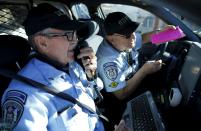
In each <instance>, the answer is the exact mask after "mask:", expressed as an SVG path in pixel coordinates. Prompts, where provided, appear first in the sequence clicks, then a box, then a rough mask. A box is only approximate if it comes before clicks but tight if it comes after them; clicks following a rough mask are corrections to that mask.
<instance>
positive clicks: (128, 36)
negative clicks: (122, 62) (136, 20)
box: [114, 33, 133, 39]
mask: <svg viewBox="0 0 201 131" xmlns="http://www.w3.org/2000/svg"><path fill="white" fill-rule="evenodd" d="M132 34H133V33H131V34H126V35H121V34H114V35H116V36H120V37H124V38H126V39H129V38H130V37H131V35H132Z"/></svg>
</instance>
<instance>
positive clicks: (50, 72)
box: [34, 58, 66, 80]
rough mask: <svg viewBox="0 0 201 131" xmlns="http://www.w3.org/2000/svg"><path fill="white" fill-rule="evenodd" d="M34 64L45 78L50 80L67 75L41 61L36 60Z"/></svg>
mask: <svg viewBox="0 0 201 131" xmlns="http://www.w3.org/2000/svg"><path fill="white" fill-rule="evenodd" d="M34 64H35V65H36V66H37V68H38V69H39V70H40V72H41V73H42V74H44V77H46V78H47V79H49V80H51V79H54V78H55V77H58V76H60V77H62V76H64V75H66V72H64V71H62V70H59V69H57V68H55V67H54V66H52V65H50V64H49V63H46V62H44V61H41V60H39V59H37V58H34Z"/></svg>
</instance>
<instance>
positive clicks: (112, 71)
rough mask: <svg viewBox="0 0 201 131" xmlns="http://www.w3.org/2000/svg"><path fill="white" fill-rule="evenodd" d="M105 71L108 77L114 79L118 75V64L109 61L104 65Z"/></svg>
mask: <svg viewBox="0 0 201 131" xmlns="http://www.w3.org/2000/svg"><path fill="white" fill-rule="evenodd" d="M103 69H104V73H105V75H106V77H107V78H108V79H110V80H112V81H114V80H115V79H116V78H117V76H118V69H117V64H116V63H114V62H108V63H106V64H104V65H103Z"/></svg>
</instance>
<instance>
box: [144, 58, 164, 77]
mask: <svg viewBox="0 0 201 131" xmlns="http://www.w3.org/2000/svg"><path fill="white" fill-rule="evenodd" d="M162 64H163V63H162V60H157V61H155V60H154V61H147V62H146V63H145V64H144V65H143V66H142V68H143V71H144V73H146V74H147V75H148V74H151V73H154V72H157V71H158V70H160V69H161V67H162Z"/></svg>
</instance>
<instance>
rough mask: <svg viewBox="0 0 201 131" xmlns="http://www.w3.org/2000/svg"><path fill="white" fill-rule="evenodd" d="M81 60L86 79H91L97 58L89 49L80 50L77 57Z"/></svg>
mask: <svg viewBox="0 0 201 131" xmlns="http://www.w3.org/2000/svg"><path fill="white" fill-rule="evenodd" d="M77 58H78V59H81V60H82V63H83V66H84V68H85V72H86V74H87V77H88V78H93V77H94V76H95V75H96V68H97V58H96V55H95V53H94V51H93V49H92V48H91V47H85V48H82V49H80V54H79V55H78V56H77Z"/></svg>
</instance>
